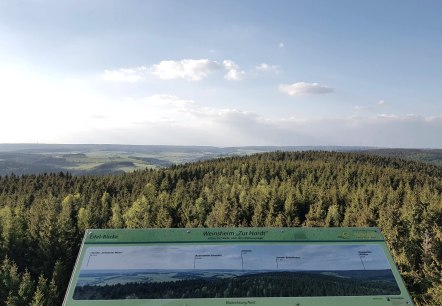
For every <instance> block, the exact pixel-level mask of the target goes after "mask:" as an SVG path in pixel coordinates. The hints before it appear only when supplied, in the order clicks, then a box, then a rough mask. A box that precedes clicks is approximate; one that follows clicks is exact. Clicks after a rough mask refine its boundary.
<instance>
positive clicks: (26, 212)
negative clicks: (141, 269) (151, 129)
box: [0, 152, 442, 305]
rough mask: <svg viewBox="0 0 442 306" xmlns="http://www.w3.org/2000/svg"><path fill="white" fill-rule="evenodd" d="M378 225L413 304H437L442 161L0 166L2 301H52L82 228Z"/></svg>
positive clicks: (335, 158)
mask: <svg viewBox="0 0 442 306" xmlns="http://www.w3.org/2000/svg"><path fill="white" fill-rule="evenodd" d="M224 226H257V227H260V226H272V227H279V226H289V227H293V226H378V227H380V228H381V230H382V232H383V234H384V236H385V238H386V240H387V243H388V246H389V248H390V250H391V253H392V255H393V257H394V260H395V262H396V263H397V265H398V268H399V270H400V272H401V274H402V277H403V278H404V280H405V282H406V284H407V287H408V289H409V291H410V293H411V294H412V296H413V298H414V300H415V302H416V304H417V305H442V272H441V271H442V168H441V167H438V166H432V165H428V164H423V163H418V162H410V161H404V160H400V159H392V158H383V157H378V156H369V155H363V154H358V153H334V152H290V153H288V152H273V153H264V154H257V155H252V156H245V157H232V158H223V159H215V160H209V161H204V162H198V163H191V164H185V165H180V166H172V167H170V168H167V169H162V170H146V171H136V172H132V173H126V174H121V175H108V176H72V175H70V174H67V173H57V174H41V175H24V176H15V175H10V176H4V177H0V233H1V236H0V261H1V264H0V282H1V283H2V284H5V285H2V286H0V305H59V304H61V300H62V298H63V296H64V293H65V290H66V287H67V284H68V281H69V277H70V274H71V271H72V268H73V264H74V262H75V259H76V256H77V254H78V248H79V245H80V242H81V238H82V236H83V233H84V230H85V229H86V228H107V227H111V228H126V227H127V228H141V227H143V228H145V227H224Z"/></svg>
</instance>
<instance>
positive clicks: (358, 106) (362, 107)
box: [354, 105, 371, 111]
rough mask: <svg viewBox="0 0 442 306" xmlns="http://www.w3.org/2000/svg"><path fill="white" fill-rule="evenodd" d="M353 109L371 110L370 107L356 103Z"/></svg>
mask: <svg viewBox="0 0 442 306" xmlns="http://www.w3.org/2000/svg"><path fill="white" fill-rule="evenodd" d="M354 110H356V111H367V110H371V107H367V106H360V105H356V106H355V107H354Z"/></svg>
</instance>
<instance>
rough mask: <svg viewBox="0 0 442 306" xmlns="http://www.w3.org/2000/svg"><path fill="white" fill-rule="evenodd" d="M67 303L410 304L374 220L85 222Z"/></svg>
mask: <svg viewBox="0 0 442 306" xmlns="http://www.w3.org/2000/svg"><path fill="white" fill-rule="evenodd" d="M63 305H65V306H76V305H78V306H82V305H93V306H95V305H96V306H99V305H123V306H125V305H127V306H141V305H148V306H202V305H204V306H207V305H209V306H210V305H263V306H264V305H273V306H319V305H328V306H333V305H336V306H337V305H339V306H346V305H348V306H350V305H351V306H377V305H385V306H387V305H395V306H398V305H413V302H412V300H411V298H410V295H409V293H408V292H407V289H406V287H405V285H404V282H403V280H402V278H401V276H400V274H399V272H398V270H397V267H396V265H395V264H394V262H393V259H392V257H391V255H390V253H389V251H388V248H387V245H386V243H385V240H384V238H383V236H382V234H381V232H380V230H379V229H378V228H192V229H131V230H129V229H100V230H98V229H90V230H87V231H86V233H85V237H84V239H83V242H82V245H81V249H80V253H79V255H78V258H77V262H76V265H75V268H74V271H73V273H72V276H71V281H70V283H69V287H68V290H67V292H66V295H65V299H64V302H63Z"/></svg>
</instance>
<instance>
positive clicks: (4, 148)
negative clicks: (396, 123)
mask: <svg viewBox="0 0 442 306" xmlns="http://www.w3.org/2000/svg"><path fill="white" fill-rule="evenodd" d="M272 151H336V152H361V153H366V154H372V155H378V156H385V157H396V158H401V159H405V160H414V161H419V162H424V163H429V164H434V165H437V166H442V149H434V150H430V149H379V148H368V147H340V146H280V147H279V146H245V147H225V148H220V147H210V146H164V145H160V146H156V145H113V144H109V145H107V144H104V145H97V144H82V145H72V144H0V176H1V175H7V174H11V173H14V174H16V175H22V174H38V173H45V172H46V173H49V172H53V173H57V172H69V173H72V174H74V175H82V174H93V175H103V174H111V173H122V172H130V171H134V170H137V169H138V170H139V169H146V168H148V169H158V168H165V167H169V166H171V165H176V164H184V163H190V162H195V161H202V160H208V159H212V158H221V157H228V156H242V155H251V154H256V153H264V152H272Z"/></svg>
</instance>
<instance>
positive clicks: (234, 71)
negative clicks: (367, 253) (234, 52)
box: [223, 60, 246, 81]
mask: <svg viewBox="0 0 442 306" xmlns="http://www.w3.org/2000/svg"><path fill="white" fill-rule="evenodd" d="M223 65H224V68H225V69H226V70H227V74H226V75H225V76H224V78H225V79H226V80H229V81H239V80H241V79H242V78H243V77H244V75H245V74H246V73H245V71H244V70H241V69H240V68H239V66H238V65H237V64H236V63H235V62H233V61H231V60H224V61H223Z"/></svg>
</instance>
